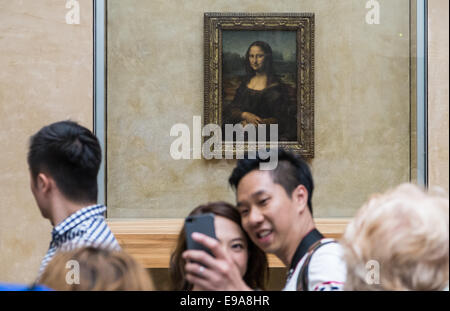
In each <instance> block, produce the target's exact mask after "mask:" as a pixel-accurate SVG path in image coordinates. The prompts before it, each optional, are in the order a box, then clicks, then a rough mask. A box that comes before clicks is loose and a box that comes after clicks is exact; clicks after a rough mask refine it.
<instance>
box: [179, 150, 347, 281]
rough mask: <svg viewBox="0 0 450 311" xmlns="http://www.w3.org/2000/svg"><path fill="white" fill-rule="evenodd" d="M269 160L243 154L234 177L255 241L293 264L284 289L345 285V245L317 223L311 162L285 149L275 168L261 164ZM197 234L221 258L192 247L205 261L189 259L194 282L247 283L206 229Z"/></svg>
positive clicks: (188, 256)
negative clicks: (324, 232)
mask: <svg viewBox="0 0 450 311" xmlns="http://www.w3.org/2000/svg"><path fill="white" fill-rule="evenodd" d="M265 161H267V160H261V159H260V158H259V157H256V159H243V160H239V161H238V163H237V166H236V168H235V169H234V170H233V173H232V174H231V177H230V179H229V182H230V185H231V186H232V187H233V188H234V189H235V190H236V197H237V208H238V210H239V212H240V214H241V221H242V226H243V227H244V229H245V231H246V232H247V233H248V235H249V236H250V238H251V239H252V240H253V242H254V243H255V244H256V245H258V246H259V247H260V248H261V249H262V250H263V251H265V252H266V253H272V254H275V255H276V256H277V257H278V258H280V260H281V261H282V262H283V263H284V264H285V265H286V266H287V267H289V275H288V277H287V281H286V285H285V288H284V290H341V289H342V288H343V285H344V282H345V277H346V267H345V263H344V261H343V258H342V249H341V247H340V245H339V244H337V243H336V241H334V240H333V239H325V238H324V237H323V236H322V234H321V233H320V232H319V231H318V230H317V229H316V228H315V224H314V220H313V217H312V204H311V198H312V194H313V190H314V184H313V179H312V176H311V172H310V170H309V167H308V165H307V164H306V163H305V162H304V161H303V160H301V159H299V158H297V157H296V156H295V155H293V154H292V153H289V152H286V151H283V150H279V152H278V165H277V167H276V168H275V169H274V170H270V171H268V170H260V163H261V162H265ZM195 239H196V240H197V241H199V242H200V243H203V244H204V245H205V246H207V247H209V248H211V249H212V251H213V254H214V255H215V256H216V258H212V257H211V256H205V255H204V256H203V258H204V260H201V258H202V256H200V255H198V254H192V253H187V254H186V256H185V258H186V259H187V260H195V261H199V262H200V263H202V264H204V265H205V266H206V268H200V266H198V267H197V265H196V264H190V266H189V268H190V270H189V271H188V279H189V280H190V281H191V282H201V284H202V285H203V287H204V288H205V289H209V290H214V289H236V290H244V289H248V288H245V287H244V286H243V285H242V284H241V283H239V281H238V280H235V278H233V277H232V276H231V275H236V273H235V272H234V270H235V267H233V265H232V264H230V260H228V259H227V258H226V256H225V255H224V254H223V253H222V252H221V251H220V250H219V249H218V247H217V246H216V243H215V242H214V240H212V239H209V238H208V237H205V236H201V235H196V237H195ZM194 255H195V256H194ZM206 270H208V273H207V274H205V271H206ZM219 278H222V280H221V281H218V279H219ZM227 282H228V283H230V284H232V285H230V284H227ZM230 287H231V288H230Z"/></svg>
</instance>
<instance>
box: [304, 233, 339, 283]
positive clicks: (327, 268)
mask: <svg viewBox="0 0 450 311" xmlns="http://www.w3.org/2000/svg"><path fill="white" fill-rule="evenodd" d="M326 242H330V243H327V244H325V245H323V246H321V247H320V248H318V249H317V251H316V252H315V253H314V254H313V255H312V256H311V261H310V263H309V269H308V276H309V288H310V290H342V288H343V285H344V282H345V279H346V275H347V269H346V265H345V261H344V258H343V249H342V246H341V245H340V244H339V243H337V242H336V241H333V240H331V239H330V240H328V239H325V240H323V241H322V243H326Z"/></svg>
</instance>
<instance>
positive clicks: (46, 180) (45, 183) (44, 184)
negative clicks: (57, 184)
mask: <svg viewBox="0 0 450 311" xmlns="http://www.w3.org/2000/svg"><path fill="white" fill-rule="evenodd" d="M52 186H53V179H51V178H50V177H49V176H48V175H46V174H44V173H39V174H38V175H37V177H36V189H38V190H40V191H41V192H43V193H48V192H49V191H50V190H51V188H52Z"/></svg>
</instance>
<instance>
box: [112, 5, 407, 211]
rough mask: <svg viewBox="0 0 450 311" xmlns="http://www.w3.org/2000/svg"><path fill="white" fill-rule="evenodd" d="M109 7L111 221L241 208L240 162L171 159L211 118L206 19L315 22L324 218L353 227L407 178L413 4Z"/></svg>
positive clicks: (319, 198) (316, 169)
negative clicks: (182, 136) (195, 122)
mask: <svg viewBox="0 0 450 311" xmlns="http://www.w3.org/2000/svg"><path fill="white" fill-rule="evenodd" d="M379 2H380V4H381V6H380V7H381V12H380V15H381V16H380V24H379V25H369V24H367V23H366V22H365V15H366V13H367V10H366V8H365V1H361V0H340V1H329V0H304V1H297V0H286V1H275V2H273V1H261V0H244V1H242V0H227V1H210V0H195V1H145V2H144V1H141V0H109V1H108V128H107V131H108V141H107V143H108V154H107V156H108V163H107V164H108V168H107V174H108V181H107V191H108V206H109V214H108V216H109V217H112V218H116V217H119V218H120V217H128V218H134V217H136V218H139V217H183V216H185V215H186V214H187V213H188V212H189V211H190V210H191V209H192V208H193V207H195V206H196V205H198V204H201V203H205V202H207V201H212V200H218V199H223V200H228V201H234V195H233V193H232V191H231V190H230V189H229V188H228V186H227V183H226V181H227V178H228V176H229V174H230V172H231V170H232V168H233V166H234V161H226V160H221V161H219V160H217V161H206V160H180V161H175V160H173V159H172V158H171V156H170V153H169V150H170V144H171V142H173V141H174V140H175V137H170V135H169V133H170V129H171V127H172V126H173V125H174V124H176V123H185V124H187V125H189V127H190V128H191V129H192V117H193V116H195V115H197V116H201V115H202V110H203V13H204V12H233V11H239V12H314V13H315V18H316V19H315V20H316V35H315V38H316V41H315V44H316V48H315V142H316V156H315V158H314V159H313V160H312V162H311V164H312V169H313V174H314V176H315V181H316V184H317V188H316V191H315V194H314V209H315V216H316V217H349V216H352V215H353V214H354V212H355V211H356V209H357V208H359V207H360V206H361V204H362V203H363V202H364V201H365V200H366V199H367V197H368V195H369V194H371V193H373V192H376V191H384V190H386V189H387V188H389V187H392V186H394V185H397V184H399V183H401V182H405V181H408V180H409V178H410V171H409V167H410V165H409V161H410V156H409V155H410V153H409V148H410V141H409V137H410V128H409V111H410V106H409V103H410V96H409V94H410V93H409V91H410V81H409V1H408V0H395V1H392V0H383V1H379Z"/></svg>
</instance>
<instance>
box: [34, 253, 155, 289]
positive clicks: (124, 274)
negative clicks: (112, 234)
mask: <svg viewBox="0 0 450 311" xmlns="http://www.w3.org/2000/svg"><path fill="white" fill-rule="evenodd" d="M39 284H42V285H46V286H48V287H50V288H52V289H55V290H64V291H69V290H72V291H116V290H117V291H140V290H153V288H154V287H153V283H152V281H151V278H150V276H149V274H148V272H147V271H146V270H145V269H144V268H143V267H142V266H141V265H140V264H139V263H138V262H137V261H136V260H134V259H133V258H132V257H131V256H130V255H128V254H127V253H125V252H123V251H109V250H105V249H100V248H94V247H84V248H80V249H77V250H74V251H70V252H59V253H57V254H56V255H55V257H54V258H53V259H52V261H51V262H50V263H49V264H48V266H47V268H46V269H45V271H44V273H43V275H42V277H41V278H40V280H39Z"/></svg>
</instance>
